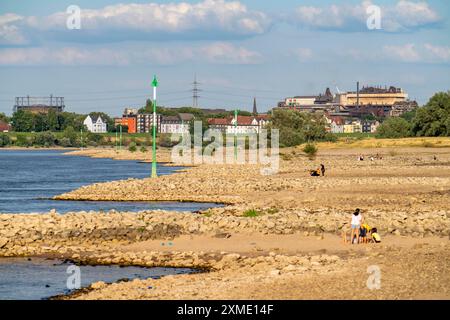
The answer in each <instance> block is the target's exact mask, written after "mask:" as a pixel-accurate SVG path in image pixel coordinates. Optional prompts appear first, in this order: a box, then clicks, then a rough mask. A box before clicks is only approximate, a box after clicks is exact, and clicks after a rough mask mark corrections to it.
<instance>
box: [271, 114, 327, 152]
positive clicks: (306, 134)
mask: <svg viewBox="0 0 450 320" xmlns="http://www.w3.org/2000/svg"><path fill="white" fill-rule="evenodd" d="M268 128H269V129H278V130H279V132H280V146H285V147H291V146H296V145H300V144H302V143H305V142H309V141H323V140H326V139H327V137H328V136H327V131H326V122H325V119H324V117H323V116H322V115H321V114H311V113H306V112H299V111H295V110H281V109H279V110H274V111H273V114H272V117H271V123H270V125H269V126H268Z"/></svg>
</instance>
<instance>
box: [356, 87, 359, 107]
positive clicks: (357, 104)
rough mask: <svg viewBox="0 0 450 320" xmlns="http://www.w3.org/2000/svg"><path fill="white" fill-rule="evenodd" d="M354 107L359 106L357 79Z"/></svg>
mask: <svg viewBox="0 0 450 320" xmlns="http://www.w3.org/2000/svg"><path fill="white" fill-rule="evenodd" d="M356 107H357V108H359V81H358V82H356Z"/></svg>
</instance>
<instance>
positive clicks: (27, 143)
mask: <svg viewBox="0 0 450 320" xmlns="http://www.w3.org/2000/svg"><path fill="white" fill-rule="evenodd" d="M180 110H181V111H183V112H191V113H194V114H195V115H196V119H197V120H202V121H203V122H204V124H205V127H204V128H202V129H203V130H206V120H207V118H208V115H205V114H200V113H199V112H200V111H199V110H200V109H193V108H184V109H180ZM180 110H178V111H180ZM141 111H147V110H141ZM158 112H161V113H164V114H170V112H174V111H173V110H170V109H167V108H163V107H159V109H158ZM240 114H242V115H244V114H245V115H250V114H249V113H246V112H244V111H240ZM90 115H91V116H97V115H100V116H101V117H102V119H104V120H105V121H106V122H107V124H108V132H107V133H104V134H95V133H91V132H87V131H86V128H85V127H84V125H83V121H84V119H85V117H86V115H80V114H76V113H70V112H61V113H55V112H53V111H50V112H49V113H48V114H33V113H31V112H27V111H17V112H15V113H14V114H13V116H12V117H11V118H8V117H7V116H6V115H4V114H2V113H0V120H2V121H4V122H9V123H10V124H11V125H12V129H13V131H12V132H8V133H0V147H7V146H15V147H55V146H59V147H85V146H86V147H87V146H111V147H115V146H123V147H127V148H128V147H129V146H130V144H132V146H131V150H140V149H142V150H143V149H144V148H146V147H149V146H151V143H152V142H151V134H149V133H136V134H129V133H126V130H123V131H124V132H123V133H122V140H120V139H119V138H117V139H116V136H117V134H118V133H117V132H115V130H116V128H115V127H114V120H113V119H112V118H110V117H109V116H108V115H107V114H105V113H99V112H92V113H91V114H90ZM229 115H233V112H226V113H224V114H223V115H221V116H229ZM216 116H217V115H216ZM326 127H327V123H326V120H325V118H324V117H323V116H322V115H321V114H319V113H318V114H314V113H303V112H297V111H293V110H282V109H274V110H273V112H272V115H271V122H270V124H269V126H268V129H269V137H270V132H271V129H275V128H276V129H278V130H279V145H280V147H294V146H298V145H303V144H307V143H309V144H317V143H321V144H323V143H332V144H339V143H345V144H349V143H352V142H354V141H357V140H366V139H371V138H377V139H383V138H384V139H386V138H387V139H398V138H411V137H449V136H450V91H448V92H440V93H437V94H435V95H434V96H433V97H432V98H431V99H430V100H429V101H428V103H427V104H426V105H425V106H423V107H420V108H417V109H416V110H413V111H411V112H407V113H405V114H403V115H402V116H400V117H392V118H387V119H386V120H385V121H383V123H382V124H381V125H380V126H379V127H378V130H377V132H376V134H371V133H351V134H345V133H343V134H333V133H330V132H328V131H327V129H326ZM82 129H83V131H84V132H83V134H82V133H81V130H82ZM157 143H158V145H159V146H161V147H171V146H173V145H174V144H176V143H175V142H173V141H171V138H170V134H158V138H157ZM141 147H142V148H141Z"/></svg>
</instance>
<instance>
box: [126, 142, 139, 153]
mask: <svg viewBox="0 0 450 320" xmlns="http://www.w3.org/2000/svg"><path fill="white" fill-rule="evenodd" d="M136 150H137V147H136V142H131V143H130V145H129V146H128V151H130V152H136Z"/></svg>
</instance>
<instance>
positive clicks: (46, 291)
mask: <svg viewBox="0 0 450 320" xmlns="http://www.w3.org/2000/svg"><path fill="white" fill-rule="evenodd" d="M63 152H64V151H59V150H34V149H31V150H5V149H3V150H2V149H0V214H1V213H44V212H48V211H50V210H51V209H56V210H57V211H58V212H59V213H65V212H69V211H89V210H94V211H101V210H103V211H108V210H111V209H115V210H117V211H140V210H148V209H164V210H178V211H197V210H201V209H206V208H210V207H214V206H217V205H216V204H213V203H189V202H104V201H98V202H97V201H55V200H44V199H48V198H51V197H53V196H55V195H58V194H61V193H64V192H68V191H71V190H73V189H76V188H79V187H81V186H83V185H88V184H92V183H96V182H105V181H112V180H121V179H127V178H144V177H148V176H149V175H150V171H151V164H149V163H140V162H137V161H122V160H121V161H117V160H111V159H93V158H89V157H79V156H66V155H63ZM157 169H158V174H159V175H165V174H171V173H173V172H175V171H176V170H178V169H180V167H164V166H163V165H158V168H157ZM68 267H69V265H68V264H62V263H61V261H58V260H46V259H43V258H31V259H28V258H0V300H4V299H32V300H36V299H45V298H48V297H51V296H54V295H59V294H64V293H68V292H70V290H69V289H68V288H67V279H68V277H69V276H71V275H72V273H67V271H68ZM192 271H193V270H191V269H186V268H139V267H123V268H121V267H118V266H95V267H94V266H81V267H80V280H81V287H85V286H88V285H89V284H90V283H92V282H96V281H105V282H115V281H117V280H119V279H124V278H126V279H135V278H150V277H152V278H158V277H161V276H164V275H168V274H180V273H188V272H192ZM148 290H152V288H148Z"/></svg>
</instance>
